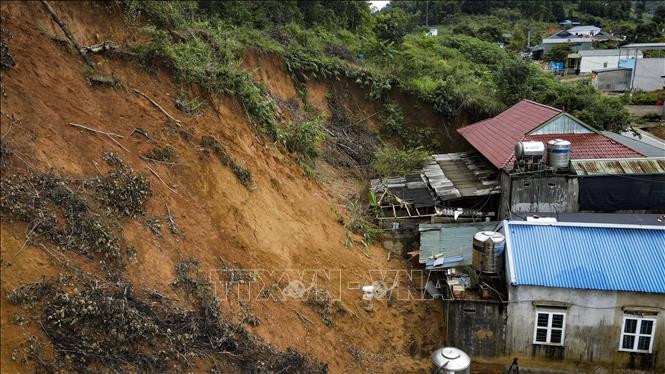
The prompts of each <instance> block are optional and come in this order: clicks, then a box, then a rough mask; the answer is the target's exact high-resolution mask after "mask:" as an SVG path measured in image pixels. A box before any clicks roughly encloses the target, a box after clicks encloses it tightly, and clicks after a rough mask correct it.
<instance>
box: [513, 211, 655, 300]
mask: <svg viewBox="0 0 665 374" xmlns="http://www.w3.org/2000/svg"><path fill="white" fill-rule="evenodd" d="M504 228H505V231H506V256H507V263H508V270H509V275H510V280H511V283H512V284H514V285H518V286H519V285H530V286H543V287H558V288H576V289H592V290H608V291H634V292H650V293H665V271H663V269H665V245H663V243H665V228H663V227H657V226H638V225H616V224H615V225H612V224H581V223H548V224H544V223H534V222H508V221H506V222H505V224H504Z"/></svg>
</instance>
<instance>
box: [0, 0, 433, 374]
mask: <svg viewBox="0 0 665 374" xmlns="http://www.w3.org/2000/svg"><path fill="white" fill-rule="evenodd" d="M52 6H53V7H54V9H55V10H56V12H58V14H59V15H60V17H61V18H62V19H63V21H64V22H66V23H67V25H68V26H69V28H70V29H71V31H72V33H73V34H74V36H75V37H76V38H77V39H78V41H79V42H80V43H81V44H82V45H90V44H93V43H96V42H99V41H103V40H112V41H115V42H118V43H121V42H124V41H126V40H131V39H132V38H133V35H132V34H131V33H130V32H128V31H127V28H126V26H125V25H124V24H123V21H122V17H121V16H120V15H119V14H113V13H112V12H111V11H110V10H108V9H106V8H105V7H102V6H95V5H90V4H87V3H74V2H72V3H53V4H52ZM0 12H1V16H2V19H3V21H2V28H4V29H7V30H9V31H10V32H11V35H12V37H11V38H10V39H7V41H6V42H7V45H8V46H9V50H10V53H11V54H12V55H13V57H14V59H15V60H16V66H14V67H13V68H12V69H9V70H7V71H4V72H3V73H2V81H1V84H2V98H1V104H2V118H1V121H0V130H1V136H2V139H3V142H4V143H5V144H7V145H8V146H9V147H10V148H11V149H12V150H13V151H14V155H15V157H13V158H12V166H11V167H22V168H26V166H25V165H26V164H29V165H31V166H30V167H32V168H34V169H35V170H38V171H47V170H53V172H54V173H56V174H57V175H60V176H63V177H67V178H83V177H87V176H94V175H96V173H97V170H96V166H95V162H96V164H98V165H99V167H100V168H102V169H104V163H103V161H101V158H100V156H101V155H102V153H103V152H105V151H114V152H117V153H118V154H119V155H120V156H121V157H122V158H123V159H124V160H125V161H126V163H127V164H128V165H129V166H130V167H131V168H133V169H134V170H135V171H137V172H140V173H143V174H145V175H146V176H148V177H149V178H150V184H151V188H152V190H153V196H152V198H151V199H150V201H149V203H148V207H147V211H148V213H149V214H151V215H153V216H160V217H163V216H164V215H165V214H166V206H168V209H169V210H170V212H171V214H172V216H173V217H174V219H175V221H176V223H177V226H178V228H179V229H180V230H181V231H182V232H183V236H182V237H176V236H173V235H169V234H168V233H167V234H165V235H164V238H163V239H158V238H157V237H155V236H154V235H152V234H151V233H150V231H149V230H148V229H147V228H146V227H145V226H144V225H142V224H141V223H139V222H138V221H136V220H129V221H127V222H126V224H125V226H124V227H123V230H122V235H123V236H124V239H125V240H126V241H127V242H128V243H130V244H131V245H132V246H133V247H134V248H135V249H136V251H137V257H136V260H134V261H132V262H130V264H129V265H128V267H127V269H126V271H125V272H124V274H123V275H124V276H125V277H126V278H127V279H128V280H129V281H130V282H132V283H133V284H135V285H136V286H137V287H143V288H152V289H155V290H157V291H159V292H160V293H162V294H164V295H167V296H168V297H170V298H172V299H174V300H178V298H179V297H178V295H177V294H175V293H174V292H173V290H172V288H171V287H170V284H171V282H173V279H174V265H175V264H176V263H177V262H178V261H179V260H180V259H183V258H188V257H195V258H197V259H199V260H200V264H201V267H202V268H203V269H204V270H209V271H210V272H211V273H212V274H216V273H214V272H213V270H214V269H216V268H217V267H218V265H219V260H218V258H222V259H223V260H224V261H226V262H228V263H230V264H233V265H236V266H238V267H240V268H244V269H340V271H341V279H333V280H332V281H323V282H321V283H319V284H318V286H319V287H324V288H327V289H329V290H332V291H334V290H335V289H336V287H339V284H340V283H341V285H342V287H341V289H342V291H341V300H342V302H341V307H342V309H346V313H343V312H336V313H334V315H333V325H332V327H327V326H326V325H325V324H324V323H323V321H322V318H321V316H320V315H319V314H318V312H317V311H316V310H314V309H312V308H311V307H310V306H308V305H306V304H305V303H303V302H301V301H298V300H286V301H283V302H277V301H273V300H268V301H253V302H252V308H253V311H254V314H255V315H256V316H257V317H259V318H260V319H261V321H262V323H261V324H260V325H259V326H258V327H248V329H249V330H250V331H252V332H253V333H254V334H256V335H257V336H259V337H261V338H262V339H265V340H266V341H268V342H270V343H272V344H273V345H275V346H276V347H277V348H279V349H280V350H285V349H286V348H287V347H294V348H295V349H297V350H299V351H302V352H305V353H306V354H308V355H309V356H310V357H311V358H312V359H314V360H318V361H321V362H324V363H327V364H328V365H329V368H330V371H331V372H334V373H337V372H357V371H361V372H396V371H399V372H425V371H427V368H428V367H429V358H428V356H429V353H430V352H431V351H432V350H433V349H435V348H436V347H437V346H439V345H441V344H442V343H443V342H442V333H441V331H442V328H443V326H442V324H441V320H442V318H441V305H440V302H433V301H398V300H394V301H392V302H390V303H388V302H386V301H376V302H374V305H373V311H371V312H368V311H366V310H365V309H364V308H363V307H362V305H361V300H360V299H361V291H360V290H358V289H349V288H353V287H349V286H356V287H357V286H358V285H363V284H369V283H370V282H371V280H370V270H372V269H389V268H392V269H406V268H407V265H406V264H405V263H404V262H403V261H402V260H401V259H394V258H393V259H392V260H390V261H388V260H387V253H386V252H385V251H384V250H383V249H382V248H380V247H378V246H371V247H370V248H369V249H368V252H367V255H365V254H363V253H362V251H361V250H360V247H359V245H356V246H354V247H353V248H352V249H347V248H345V246H344V242H345V240H346V235H347V231H346V229H345V228H344V227H343V226H341V225H340V224H339V223H338V222H337V220H338V215H337V214H336V213H335V211H340V212H344V208H343V206H341V205H339V203H340V198H339V195H338V193H337V191H335V189H334V188H332V187H329V186H328V185H326V184H325V181H321V182H319V181H317V180H315V179H312V178H308V177H306V176H304V175H303V171H302V169H301V168H300V166H299V165H298V164H297V162H295V161H294V160H293V158H292V157H291V156H290V155H288V154H287V153H285V152H284V151H283V150H282V149H280V148H279V147H277V146H275V145H273V144H271V143H270V142H269V141H267V140H266V139H265V138H263V137H261V136H257V132H256V131H255V129H254V128H253V126H252V125H251V124H250V122H249V121H248V119H247V117H246V116H245V114H244V113H243V112H242V110H241V109H240V107H239V106H238V104H237V103H236V102H235V101H234V100H233V99H232V98H229V97H223V98H220V99H218V100H215V101H216V102H215V108H214V109H215V110H211V109H207V110H206V112H205V114H204V115H202V116H200V117H187V116H185V115H184V114H183V113H181V112H179V111H178V110H177V109H176V107H175V106H174V104H173V97H174V95H176V94H177V92H178V91H179V90H180V89H185V90H189V89H191V87H181V86H179V85H177V84H175V83H174V82H173V81H172V80H171V78H170V76H169V75H168V74H167V73H166V72H163V71H157V72H155V73H147V72H146V71H144V70H141V69H139V68H137V67H135V66H133V65H131V64H129V63H127V62H123V61H119V60H111V59H105V58H103V57H100V56H95V57H94V59H95V61H96V62H97V63H98V64H99V66H100V68H101V69H102V70H104V71H106V72H112V73H113V74H114V75H115V76H117V77H119V78H120V79H121V80H122V81H124V82H125V85H126V87H125V88H118V89H113V88H94V87H90V86H89V85H88V84H87V82H86V80H85V78H84V76H83V74H82V70H83V69H84V64H83V63H82V61H81V59H80V57H79V56H78V55H77V54H76V53H74V52H72V51H70V50H68V49H67V48H63V47H62V46H60V45H58V44H57V43H54V41H53V40H52V39H51V37H52V36H57V37H59V38H62V37H63V34H62V32H61V31H60V30H59V29H58V28H57V25H55V24H54V23H53V22H51V21H50V19H49V17H48V15H47V14H46V13H45V11H44V9H43V7H42V6H41V4H40V3H39V2H32V3H18V2H7V1H5V2H3V3H2V5H1V6H0ZM254 58H256V59H257V60H260V59H261V56H255V57H254ZM252 65H254V66H256V65H258V64H257V62H256V61H254V62H251V61H250V62H249V63H248V66H252ZM262 67H263V69H269V70H262V71H261V72H257V73H256V74H258V77H260V78H261V79H263V80H265V81H266V83H267V85H268V87H269V89H270V90H271V91H272V93H273V94H274V95H278V96H282V97H287V98H288V97H294V95H295V90H294V88H293V84H292V82H291V81H290V79H288V75H287V74H286V72H284V70H283V66H280V65H278V64H275V63H271V64H270V65H267V66H266V65H265V64H264V65H262ZM133 88H137V89H139V90H141V91H142V92H144V93H146V94H147V95H148V96H150V97H151V98H153V99H154V100H156V101H157V102H158V103H160V105H162V106H163V107H164V109H166V111H168V112H169V113H170V114H172V115H173V116H175V117H177V118H178V119H181V120H182V121H183V128H184V129H185V130H186V131H188V132H190V133H192V134H193V135H194V136H195V138H197V139H198V138H200V137H201V136H203V135H212V136H214V137H215V138H216V139H218V140H219V142H220V143H221V144H222V145H223V146H224V147H226V149H227V150H228V151H229V153H230V154H231V156H232V157H233V158H234V159H235V160H236V161H238V162H239V163H240V164H241V165H242V166H244V167H246V168H248V169H249V170H250V171H251V172H252V175H253V178H254V181H255V187H254V188H253V189H252V190H248V189H246V188H245V187H243V186H242V185H241V184H240V183H239V182H238V180H237V179H236V178H235V176H234V175H233V174H232V172H231V171H230V170H229V168H228V167H225V166H223V165H222V164H221V163H220V162H215V160H214V159H212V158H206V157H203V156H202V153H201V151H200V150H199V149H198V147H196V146H194V145H192V144H190V143H188V142H187V141H185V140H182V139H180V138H174V137H170V136H168V135H167V134H165V133H164V131H162V130H163V126H164V123H165V122H166V121H167V118H166V117H165V116H164V114H162V113H161V112H160V111H159V110H158V109H157V108H155V107H154V106H153V105H152V104H150V102H148V101H147V100H146V99H145V98H143V97H141V96H139V95H137V94H135V93H134V92H133ZM312 91H315V92H314V95H315V97H312V98H311V100H312V101H313V102H314V103H315V105H317V106H318V105H322V104H323V103H322V102H321V101H322V97H321V94H322V92H320V91H318V90H312ZM10 118H14V120H10ZM70 122H74V123H78V124H82V125H86V126H90V127H94V128H97V129H103V130H105V131H111V132H114V133H118V134H122V135H125V137H124V138H121V139H119V141H120V143H121V144H122V145H123V146H124V147H126V148H127V150H128V151H124V150H122V149H121V148H120V147H118V146H117V145H116V144H114V143H113V142H111V141H110V140H109V139H108V138H106V137H104V136H101V135H98V134H94V133H90V132H87V131H83V130H79V129H77V128H74V127H72V126H69V125H68V123H70ZM137 127H140V128H142V129H144V130H146V131H147V133H148V134H150V137H151V138H152V140H153V141H152V142H151V141H149V140H147V139H143V138H141V137H130V136H128V135H129V134H130V133H131V132H132V130H133V129H134V128H137ZM165 144H169V145H171V146H172V147H173V148H174V149H175V151H176V153H177V157H178V161H177V164H176V165H165V164H157V163H155V164H150V163H148V162H146V161H144V160H143V159H141V158H140V157H139V156H140V155H141V154H143V153H145V152H147V151H148V150H150V149H152V148H153V147H154V146H155V145H165ZM148 166H150V167H151V168H152V169H153V170H154V171H155V172H156V173H157V174H158V175H159V176H160V177H161V178H162V179H163V180H164V182H165V183H168V184H170V185H171V186H172V187H173V189H174V190H176V191H177V192H171V191H170V190H169V189H168V188H167V187H166V186H165V185H164V184H163V183H162V182H160V181H159V180H158V179H157V178H156V177H155V176H154V175H153V174H151V172H150V171H149V169H148ZM102 171H103V170H102ZM326 172H327V174H328V175H332V174H334V172H335V170H334V169H332V168H328V169H327V171H326ZM342 185H343V186H345V187H344V188H347V189H349V190H353V189H354V186H357V185H358V182H357V181H349V182H348V183H347V184H346V185H345V184H344V183H342ZM1 229H2V230H1V232H0V243H1V250H0V257H1V259H2V262H1V266H0V270H1V272H2V281H1V287H2V292H1V295H0V299H1V301H2V305H1V306H2V307H1V312H0V317H1V321H0V322H1V328H2V338H1V349H0V363H1V364H2V365H1V366H2V372H7V373H10V372H12V373H13V372H29V371H32V370H33V368H32V366H31V364H30V363H28V364H22V363H19V362H17V361H14V360H12V351H13V350H14V349H15V348H17V347H18V346H19V345H20V344H21V343H23V342H24V341H25V340H26V339H27V337H29V336H31V335H35V336H37V337H38V338H39V339H41V340H42V341H47V338H46V337H45V336H44V334H43V333H42V331H41V329H40V328H39V327H38V326H39V324H38V322H37V321H34V320H33V321H29V322H28V323H27V324H24V325H18V324H15V323H14V317H15V315H16V314H24V313H26V311H25V310H24V309H23V308H22V307H20V306H15V305H12V304H10V303H8V302H7V294H8V293H9V292H11V290H13V289H14V288H15V287H17V286H18V285H19V284H21V283H25V282H34V281H38V280H40V279H41V278H42V277H44V276H47V277H48V276H52V275H55V274H57V273H58V272H60V271H61V268H60V266H59V265H58V263H57V262H55V261H54V260H53V259H52V257H51V256H50V255H49V254H48V253H47V252H45V251H44V249H42V248H41V247H39V246H33V245H31V244H28V245H25V247H24V248H22V247H23V245H24V242H25V240H26V225H25V224H20V223H13V222H10V221H7V220H5V219H3V220H2V222H1ZM50 250H51V251H59V250H58V249H56V248H50ZM62 254H63V255H65V256H67V257H68V258H69V259H70V261H71V263H72V264H74V265H76V266H81V267H83V268H86V269H91V270H90V271H98V266H97V265H95V264H91V263H90V262H89V261H88V260H85V259H82V258H79V257H77V256H76V255H74V254H72V253H71V252H62ZM95 269H97V270H95ZM267 281H272V282H277V281H278V280H277V279H275V277H272V278H270V277H269V279H268V280H267ZM282 281H283V280H282ZM406 286H407V285H406V284H402V287H404V288H405V287H406ZM219 296H220V297H222V296H223V295H221V294H220V295H219ZM222 313H223V314H224V315H225V316H227V317H228V318H230V319H233V320H235V321H238V320H239V318H238V317H237V316H238V314H239V306H238V303H236V302H235V299H234V297H233V296H231V297H230V298H229V299H228V300H225V301H224V302H223V303H222ZM358 352H361V353H360V354H358Z"/></svg>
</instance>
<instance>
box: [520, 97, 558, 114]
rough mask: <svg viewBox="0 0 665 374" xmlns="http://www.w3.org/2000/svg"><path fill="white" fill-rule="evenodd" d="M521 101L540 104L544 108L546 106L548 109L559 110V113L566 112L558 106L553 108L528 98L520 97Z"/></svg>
mask: <svg viewBox="0 0 665 374" xmlns="http://www.w3.org/2000/svg"><path fill="white" fill-rule="evenodd" d="M521 101H526V102H529V103H531V104H536V105H540V106H542V107H544V108H548V109H552V110H556V111H557V112H559V113H566V112H564V111H563V110H561V109H559V108H555V107H553V106H549V105H545V104H541V103H539V102H537V101H533V100H529V99H522V100H521ZM516 105H517V104H516Z"/></svg>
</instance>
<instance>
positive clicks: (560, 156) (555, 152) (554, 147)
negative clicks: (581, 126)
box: [547, 139, 571, 169]
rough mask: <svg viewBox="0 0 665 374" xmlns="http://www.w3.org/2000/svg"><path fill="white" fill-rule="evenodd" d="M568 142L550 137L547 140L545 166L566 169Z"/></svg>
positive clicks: (568, 152) (568, 154)
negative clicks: (550, 138)
mask: <svg viewBox="0 0 665 374" xmlns="http://www.w3.org/2000/svg"><path fill="white" fill-rule="evenodd" d="M570 153H571V147H570V142H569V141H567V140H563V139H552V140H550V141H549V142H547V166H549V167H551V168H555V169H568V163H569V162H570Z"/></svg>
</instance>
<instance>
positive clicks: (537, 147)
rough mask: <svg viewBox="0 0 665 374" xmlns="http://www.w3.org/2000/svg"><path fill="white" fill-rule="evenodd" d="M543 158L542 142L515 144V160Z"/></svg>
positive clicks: (543, 146)
mask: <svg viewBox="0 0 665 374" xmlns="http://www.w3.org/2000/svg"><path fill="white" fill-rule="evenodd" d="M544 156H545V145H544V144H543V143H542V142H534V141H527V142H517V144H515V158H516V159H517V160H522V159H525V158H533V159H540V158H543V157H544Z"/></svg>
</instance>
